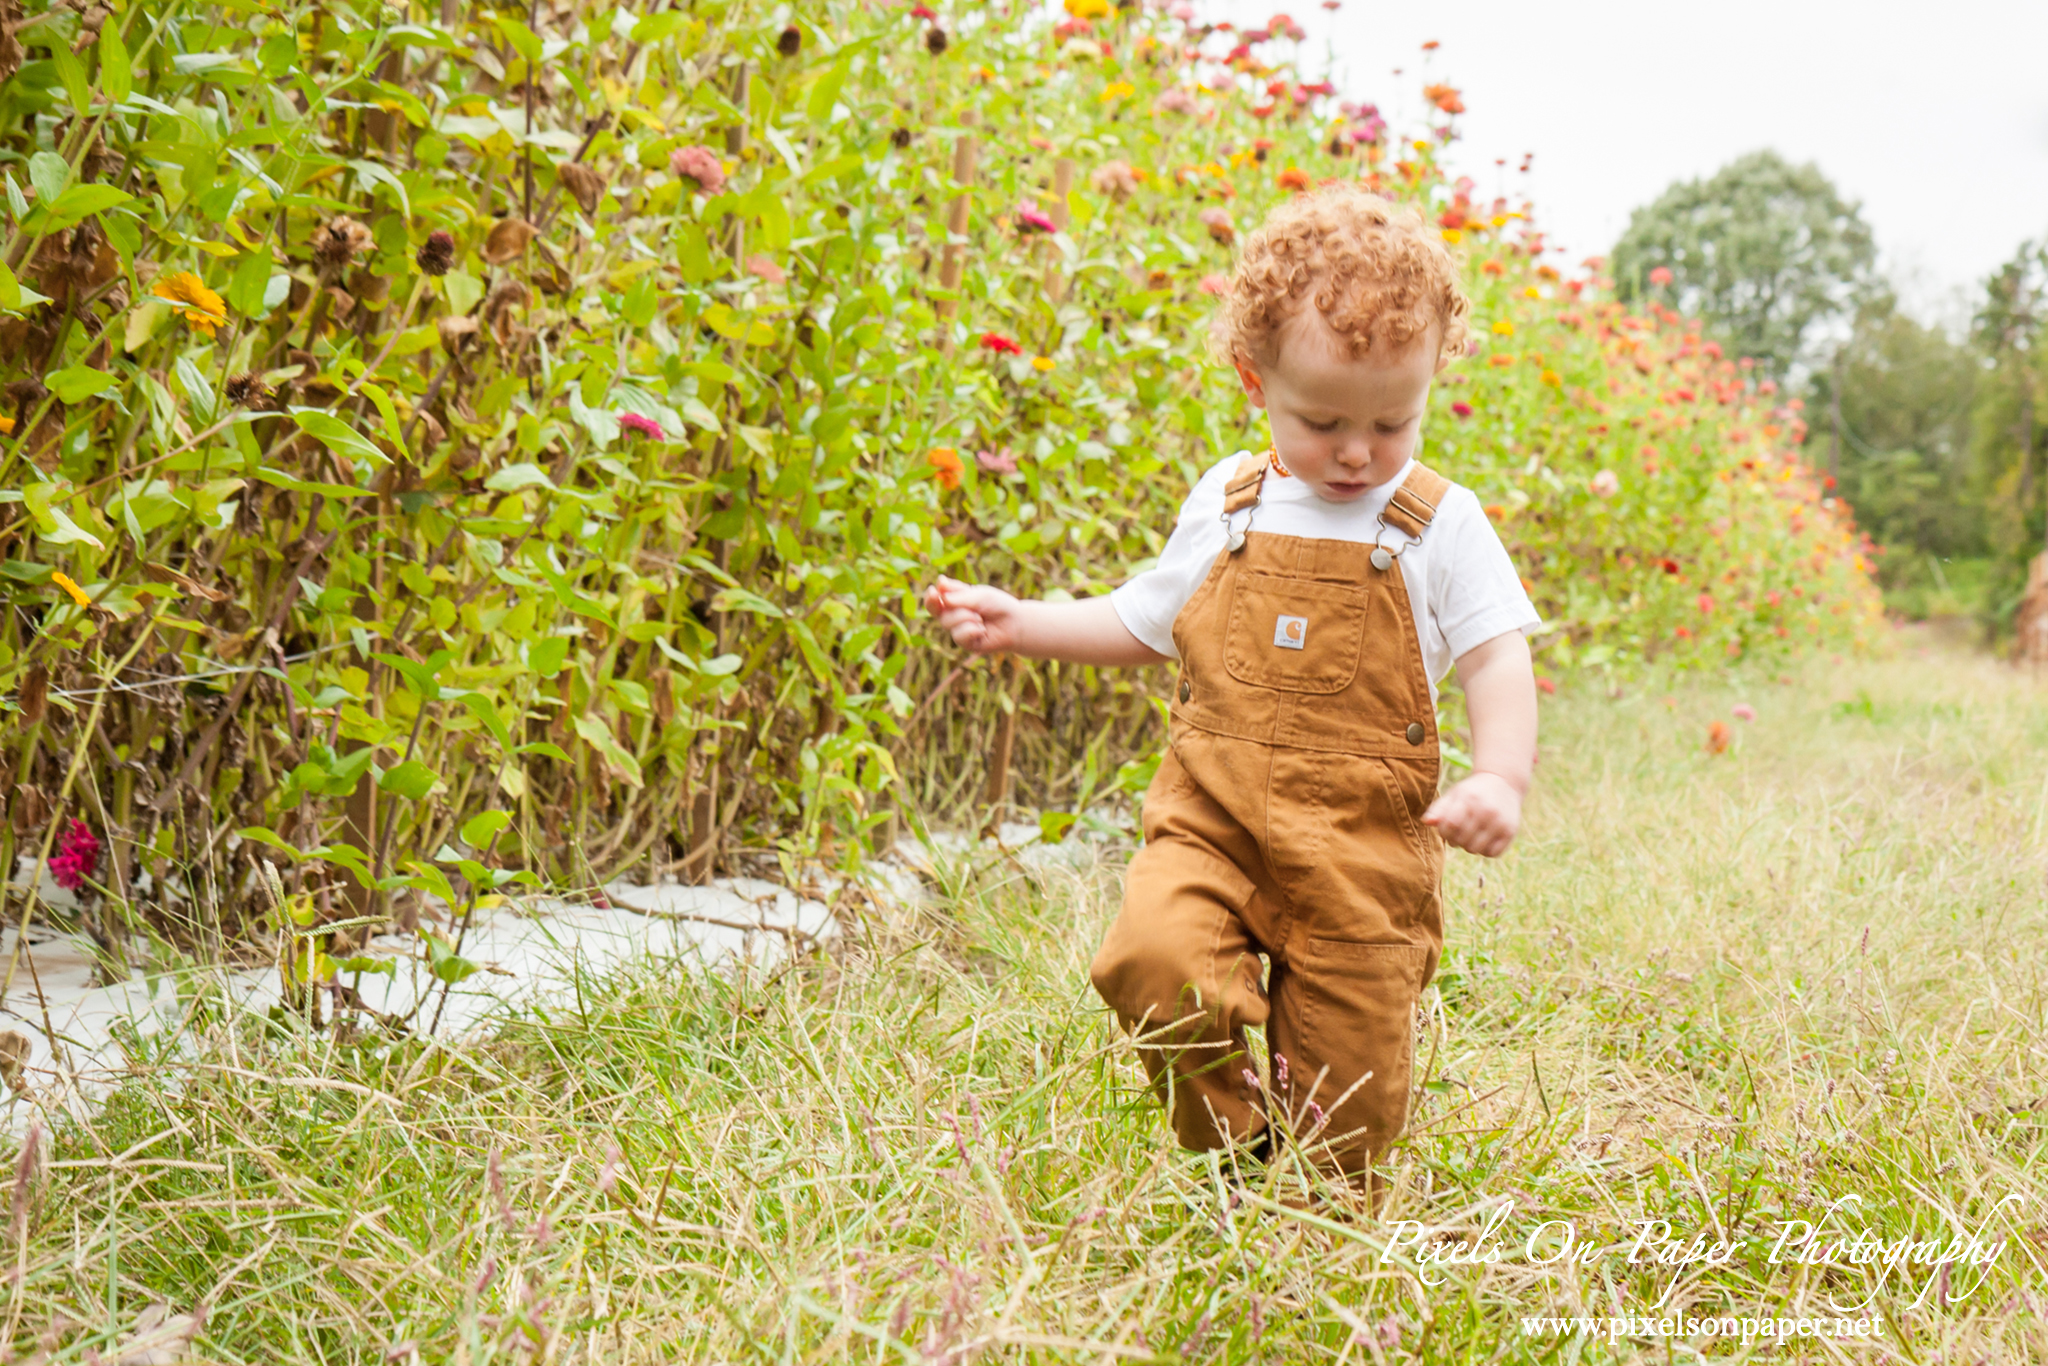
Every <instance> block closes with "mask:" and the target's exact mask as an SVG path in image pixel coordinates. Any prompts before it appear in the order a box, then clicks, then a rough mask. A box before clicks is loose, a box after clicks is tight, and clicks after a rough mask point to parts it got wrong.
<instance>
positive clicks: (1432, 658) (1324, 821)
mask: <svg viewBox="0 0 2048 1366" xmlns="http://www.w3.org/2000/svg"><path fill="white" fill-rule="evenodd" d="M1470 308H1471V305H1470V303H1469V302H1468V301H1467V300H1466V298H1465V296H1464V294H1463V293H1462V292H1461V290H1460V289H1459V287H1458V282H1457V275H1456V272H1455V269H1454V267H1453V265H1452V262H1451V258H1450V256H1449V254H1448V253H1447V252H1446V251H1445V250H1444V247H1443V244H1442V241H1441V239H1440V237H1439V236H1438V234H1437V233H1436V232H1435V231H1434V230H1433V229H1432V228H1431V227H1429V226H1428V225H1427V224H1426V223H1425V222H1424V220H1423V219H1422V218H1421V217H1420V216H1419V215H1418V214H1416V213H1415V212H1413V211H1412V210H1401V209H1396V208H1395V207H1394V206H1393V205H1391V204H1389V203H1388V202H1387V201H1385V200H1383V199H1381V198H1379V197H1377V196H1374V195H1371V194H1368V193H1366V192H1364V191H1363V190H1361V189H1358V188H1356V187H1352V186H1340V187H1331V188H1328V189H1325V190H1323V191H1321V192H1319V193H1316V194H1313V195H1304V196H1301V197H1299V198H1296V199H1294V200H1292V201H1290V202H1289V203H1287V204H1285V205H1283V206H1281V207H1279V208H1277V209H1276V210H1275V211H1274V212H1273V213H1272V215H1271V216H1270V217H1269V218H1268V219H1267V220H1266V223H1265V225H1264V226H1263V227H1262V228H1261V229H1260V230H1259V231H1258V232H1256V233H1254V234H1253V235H1252V236H1251V237H1250V238H1249V239H1248V240H1247V241H1246V243H1245V248H1244V254H1243V257H1242V259H1241V260H1239V262H1238V265H1237V271H1236V275H1235V277H1234V279H1233V280H1232V285H1231V291H1230V293H1229V295H1228V296H1227V297H1226V299H1225V301H1224V304H1223V308H1222V312H1221V313H1220V315H1219V316H1218V318H1217V320H1216V325H1215V334H1214V342H1215V349H1216V350H1217V352H1218V353H1219V354H1220V357H1221V358H1222V359H1224V360H1227V361H1229V362H1230V363H1231V364H1233V365H1234V366H1236V368H1237V372H1238V376H1239V378H1240V379H1241V380H1242V382H1243V384H1244V391H1245V393H1246V395H1247V396H1248V397H1249V398H1250V400H1251V402H1252V404H1253V405H1254V406H1256V407H1260V408H1263V409H1265V410H1266V413H1267V417H1268V420H1269V423H1270V430H1271V437H1272V446H1271V448H1270V449H1269V450H1267V451H1264V452H1261V453H1259V454H1256V455H1254V454H1249V453H1241V454H1238V455H1235V456H1232V457H1230V458H1228V459H1226V460H1223V461H1221V462H1219V463H1218V464H1217V465H1216V466H1214V467H1213V468H1212V469H1210V470H1209V472H1208V473H1207V474H1206V475H1204V476H1203V478H1202V480H1201V482H1200V483H1198V484H1197V485H1196V486H1195V488H1194V491H1193V492H1192V493H1190V494H1189V495H1188V498H1187V501H1186V503H1185V504H1184V505H1183V506H1182V508H1181V513H1180V520H1179V522H1178V524H1177V525H1176V526H1175V528H1174V531H1173V535H1172V537H1171V539H1170V540H1169V541H1168V542H1167V544H1166V549H1165V552H1164V553H1163V554H1162V555H1161V556H1160V557H1159V561H1158V563H1157V565H1156V566H1155V567H1154V568H1152V569H1149V570H1147V571H1145V572H1144V573H1142V574H1139V575H1137V576H1136V577H1134V578H1132V579H1131V580H1130V581H1129V582H1128V583H1126V584H1124V585H1123V586H1122V587H1121V588H1118V589H1117V590H1116V591H1114V592H1112V593H1110V594H1109V595H1108V596H1106V597H1099V598H1092V599H1088V600H1084V601H1078V602H1061V603H1053V602H1039V601H1019V600H1018V599H1016V598H1014V597H1012V596H1011V595H1010V594H1008V593H1005V592H1003V591H1002V590H1001V589H999V588H993V587H987V586H970V585H968V584H963V583H959V582H956V581H954V580H952V579H946V578H941V579H939V580H938V582H937V583H936V584H935V585H934V586H933V587H932V588H931V589H930V590H929V592H928V593H927V596H926V605H927V607H928V608H929V610H930V611H932V612H933V613H934V614H935V615H936V616H937V617H938V619H939V621H940V624H941V625H943V626H944V627H945V628H946V629H947V630H948V631H950V632H951V633H952V636H953V639H954V640H955V641H956V642H958V643H959V644H960V645H962V646H964V647H965V648H967V649H969V650H972V651H975V652H976V653H994V652H998V651H1007V652H1010V653H1015V654H1021V655H1029V656H1033V657H1036V658H1041V659H1064V660H1070V661H1073V662H1076V663H1082V664H1095V665H1139V664H1151V663H1155V662H1160V661H1168V660H1173V661H1178V663H1179V676H1178V677H1177V678H1176V679H1175V680H1174V684H1173V694H1172V707H1171V715H1172V721H1171V727H1170V734H1169V747H1168V749H1167V752H1166V755H1165V757H1164V758H1163V760H1162V761H1161V763H1160V765H1159V772H1158V775H1157V777H1155V778H1154V779H1153V781H1152V786H1151V788H1150V790H1148V791H1147V792H1146V794H1145V804H1144V835H1145V845H1144V848H1143V849H1142V850H1141V851H1140V852H1139V853H1138V855H1137V857H1136V858H1135V859H1133V860H1132V863H1131V868H1130V875H1129V878H1128V881H1127V885H1126V889H1125V892H1124V901H1123V908H1122V911H1121V913H1120V914H1119V915H1118V916H1117V919H1116V922H1115V923H1114V924H1113V925H1112V926H1111V927H1110V931H1109V935H1108V938H1107V939H1106V940H1105V941H1104V943H1103V945H1102V948H1101V950H1100V951H1099V952H1098V953H1097V954H1096V956H1095V962H1094V966H1093V968H1092V970H1091V975H1092V977H1093V979H1094V982H1095V987H1096V990H1097V991H1099V992H1100V993H1101V994H1102V997H1103V999H1104V1000H1105V1001H1107V1002H1108V1003H1109V1004H1110V1006H1111V1007H1112V1008H1114V1009H1115V1011H1116V1012H1117V1015H1118V1016H1119V1017H1120V1018H1121V1020H1122V1021H1123V1023H1124V1025H1125V1027H1126V1028H1127V1029H1129V1030H1130V1031H1131V1032H1132V1033H1133V1034H1134V1035H1136V1036H1137V1037H1138V1046H1139V1050H1140V1053H1141V1055H1142V1056H1143V1057H1144V1059H1145V1063H1146V1068H1147V1071H1148V1072H1149V1073H1150V1074H1151V1077H1152V1080H1153V1083H1154V1084H1155V1085H1156V1086H1157V1087H1158V1089H1159V1091H1160V1094H1161V1096H1162V1098H1163V1099H1164V1100H1165V1102H1166V1104H1167V1108H1168V1110H1169V1112H1170V1114H1171V1116H1172V1122H1173V1127H1174V1131H1175V1133H1176V1135H1177V1136H1178V1137H1179V1139H1180V1142H1181V1143H1182V1144H1183V1145H1184V1146H1186V1147H1189V1148H1196V1149H1205V1148H1216V1147H1222V1146H1226V1145H1237V1144H1245V1145H1249V1146H1250V1148H1251V1150H1252V1152H1253V1153H1254V1154H1255V1155H1264V1154H1265V1153H1268V1152H1270V1146H1271V1142H1272V1133H1273V1129H1272V1125H1273V1123H1274V1121H1275V1120H1276V1119H1279V1118H1280V1117H1281V1116H1283V1115H1284V1116H1285V1128H1286V1130H1287V1131H1288V1132H1290V1133H1291V1134H1293V1135H1295V1136H1296V1137H1298V1138H1300V1139H1303V1140H1313V1141H1314V1142H1315V1144H1316V1156H1317V1160H1318V1161H1319V1162H1320V1163H1322V1164H1323V1165H1325V1166H1326V1167H1329V1168H1334V1169H1335V1170H1336V1171H1337V1172H1338V1173H1340V1174H1341V1175H1342V1177H1343V1178H1345V1179H1347V1180H1349V1181H1351V1182H1354V1183H1359V1184H1363V1183H1364V1182H1365V1180H1366V1177H1367V1174H1368V1173H1369V1172H1370V1169H1371V1165H1372V1163H1373V1161H1374V1159H1375V1157H1376V1156H1377V1155H1378V1154H1379V1153H1380V1152H1381V1151H1382V1150H1383V1149H1384V1148H1385V1147H1386V1145H1387V1144H1388V1143H1389V1142H1391V1141H1392V1140H1393V1139H1394V1138H1395V1137H1396V1136H1398V1135H1399V1134H1400V1132H1401V1130H1402V1128H1403V1127H1404V1126H1405V1125H1406V1123H1407V1113H1408V1092H1409V1070H1410V1066H1411V1060H1412V1057H1411V1055H1412V1052H1413V1035H1414V1011H1415V1001H1416V997H1417V994H1418V993H1419V992H1420V991H1421V990H1422V988H1423V986H1424V985H1425V984H1426V983H1427V982H1428V981H1429V979H1430V977H1431V975H1432V974H1433V973H1434V972H1435V970H1436V962H1437V954H1438V952H1439V950H1440V949H1441V948H1442V944H1443V911H1442V903H1441V897H1440V884H1441V876H1442V871H1443V845H1444V843H1446V842H1448V843H1450V844H1454V845H1456V846H1458V847H1459V848H1461V849H1465V850H1469V851H1470V852H1472V853H1475V854H1483V855H1486V856H1487V857H1498V856H1499V855H1500V854H1502V853H1503V852H1505V851H1506V849H1507V847H1508V844H1509V842H1510V841H1512V840H1513V839H1514V836H1515V830H1516V827H1517V825H1518V823H1519V821H1520V818H1521V809H1522V797H1523V794H1524V793H1525V792H1526V791H1527V790H1528V787H1529V779H1530V771H1531V767H1532V765H1533V763H1534V759H1535V751H1536V687H1535V679H1534V676H1533V674H1532V672H1531V670H1530V665H1529V649H1528V645H1527V642H1526V639H1525V636H1526V633H1527V632H1529V631H1530V630H1532V629H1534V628H1535V627H1536V626H1537V625H1538V624H1539V622H1538V618H1537V615H1536V612H1535V610H1534V609H1533V608H1532V607H1531V606H1530V603H1529V599H1528V596H1527V595H1526V594H1525V593H1524V592H1523V590H1522V585H1521V581H1520V580H1519V579H1518V578H1517V577H1516V574H1515V570H1514V566H1513V565H1512V564H1511V563H1510V562H1509V559H1508V555H1507V552H1506V550H1505V549H1504V548H1503V547H1502V546H1501V543H1500V539H1499V538H1498V537H1497V536H1496V535H1495V534H1494V531H1493V527H1492V525H1491V524H1490V523H1489V522H1488V521H1487V518H1486V515H1485V513H1484V512H1482V511H1481V509H1480V506H1479V502H1478V500H1477V499H1476V498H1475V497H1474V496H1473V495H1472V493H1471V491H1470V490H1468V489H1465V488H1461V487H1459V486H1458V485H1456V484H1452V483H1451V482H1450V481H1448V480H1446V479H1445V478H1444V477H1443V476H1442V475H1440V474H1438V473H1436V472H1435V471H1434V470H1431V469H1429V468H1428V467H1427V466H1425V465H1422V464H1420V463H1418V461H1417V459H1416V455H1417V451H1418V449H1419V447H1420V445H1421V440H1422V419H1423V414H1424V412H1425V411H1426V410H1427V408H1428V404H1429V388H1430V382H1431V381H1432V379H1434V377H1435V376H1436V375H1437V373H1438V372H1439V371H1441V370H1442V369H1443V368H1444V366H1445V365H1447V364H1448V363H1449V362H1450V361H1451V360H1452V359H1454V358H1455V357H1457V356H1460V355H1462V354H1463V353H1464V350H1465V344H1466V335H1467V333H1466V316H1467V314H1468V313H1469V312H1470ZM1453 664H1455V665H1456V667H1457V670H1458V680H1459V682H1460V684H1461V685H1462V686H1463V687H1464V690H1465V699H1466V709H1467V713H1468V715H1469V717H1470V721H1471V729H1472V749H1473V770H1472V773H1471V775H1470V776H1469V777H1467V778H1465V779H1464V780H1463V781H1461V782H1459V783H1457V784H1456V785H1454V786H1452V787H1450V788H1449V789H1448V790H1446V791H1444V792H1442V793H1441V794H1439V793H1438V790H1437V787H1438V772H1439V758H1438V750H1437V729H1436V707H1435V696H1436V681H1437V680H1438V679H1439V678H1441V677H1442V676H1443V674H1444V672H1445V670H1447V669H1448V668H1450V667H1451V666H1452V665H1453ZM1261 955H1263V956H1264V958H1265V959H1266V960H1267V961H1268V962H1269V963H1270V965H1271V966H1270V968H1267V967H1266V966H1265V965H1264V964H1262V963H1261ZM1249 1026H1264V1027H1265V1028H1266V1029H1267V1030H1268V1031H1269V1032H1268V1043H1269V1045H1270V1048H1269V1052H1270V1057H1271V1062H1270V1067H1269V1069H1268V1075H1267V1076H1266V1077H1264V1078H1261V1077H1260V1076H1259V1075H1257V1074H1256V1073H1255V1072H1253V1071H1252V1069H1251V1066H1250V1057H1251V1055H1250V1054H1249V1053H1247V1052H1246V1050H1245V1033H1244V1031H1245V1029H1246V1028H1247V1027H1249Z"/></svg>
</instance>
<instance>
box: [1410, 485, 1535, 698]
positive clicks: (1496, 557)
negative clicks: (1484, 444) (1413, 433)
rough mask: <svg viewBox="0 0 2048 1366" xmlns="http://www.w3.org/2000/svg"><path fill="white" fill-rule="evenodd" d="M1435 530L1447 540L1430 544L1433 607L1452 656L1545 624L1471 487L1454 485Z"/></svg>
mask: <svg viewBox="0 0 2048 1366" xmlns="http://www.w3.org/2000/svg"><path fill="white" fill-rule="evenodd" d="M1432 530H1434V531H1439V532H1442V533H1443V534H1444V536H1445V541H1446V543H1445V544H1439V545H1435V546H1432V547H1431V548H1430V556H1429V562H1430V570H1431V573H1430V580H1431V582H1430V599H1431V602H1430V607H1431V613H1432V615H1434V616H1435V617H1436V623H1437V629H1438V630H1439V631H1441V632H1443V637H1444V643H1445V644H1446V645H1448V646H1449V647H1450V651H1451V658H1452V659H1453V660H1455V659H1457V658H1458V656H1460V655H1462V654H1464V653H1465V652H1466V651H1467V650H1470V649H1472V648H1473V647H1475V646H1479V645H1484V644H1485V643H1486V642H1487V641H1489V640H1492V639H1493V638H1494V637H1495V636H1504V635H1506V634H1507V633H1508V632H1510V631H1520V632H1521V633H1522V634H1524V635H1527V634H1529V633H1530V632H1532V631H1534V630H1536V629H1537V628H1538V627H1540V626H1541V625H1542V624H1543V618H1542V617H1540V616H1538V615H1537V613H1536V608H1535V605H1534V604H1532V603H1531V602H1530V601H1529V594H1528V593H1527V592H1526V591H1524V589H1523V588H1522V580H1521V577H1520V576H1519V575H1518V574H1516V573H1515V564H1514V561H1513V560H1511V559H1509V558H1508V551H1507V547H1506V546H1504V545H1502V544H1501V543H1500V536H1499V534H1498V533H1496V532H1495V531H1494V529H1493V523H1492V522H1491V521H1490V520H1489V519H1488V518H1487V516H1486V513H1485V511H1484V510H1483V509H1482V508H1481V507H1480V506H1479V499H1478V497H1477V496H1476V495H1474V494H1473V492H1472V491H1471V490H1470V489H1468V488H1463V487H1453V488H1452V490H1451V492H1450V495H1449V496H1448V497H1446V498H1445V499H1444V506H1443V508H1442V510H1441V511H1440V512H1439V513H1438V514H1437V523H1436V525H1435V527H1433V528H1432Z"/></svg>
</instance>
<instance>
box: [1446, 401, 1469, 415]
mask: <svg viewBox="0 0 2048 1366" xmlns="http://www.w3.org/2000/svg"><path fill="white" fill-rule="evenodd" d="M1451 411H1452V412H1454V413H1456V414H1457V415H1458V416H1459V417H1470V416H1472V405H1471V404H1469V403H1467V402H1466V401H1465V400H1464V399H1462V398H1461V399H1456V400H1454V401H1453V402H1452V403H1451Z"/></svg>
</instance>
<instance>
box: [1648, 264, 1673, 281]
mask: <svg viewBox="0 0 2048 1366" xmlns="http://www.w3.org/2000/svg"><path fill="white" fill-rule="evenodd" d="M1672 278H1673V277H1672V274H1671V271H1670V269H1669V268H1667V267H1665V266H1658V267H1657V268H1656V269H1655V270H1653V271H1651V272H1650V283H1651V284H1653V285H1668V284H1670V283H1671V281H1672Z"/></svg>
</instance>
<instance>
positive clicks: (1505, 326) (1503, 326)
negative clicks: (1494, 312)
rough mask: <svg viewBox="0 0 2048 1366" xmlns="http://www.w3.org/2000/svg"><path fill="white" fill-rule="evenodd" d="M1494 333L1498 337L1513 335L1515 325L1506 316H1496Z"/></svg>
mask: <svg viewBox="0 0 2048 1366" xmlns="http://www.w3.org/2000/svg"><path fill="white" fill-rule="evenodd" d="M1493 335H1494V336H1496V337H1512V336H1514V335H1515V325H1514V324H1513V323H1511V322H1509V321H1508V320H1507V319H1506V318H1496V319H1494V323H1493Z"/></svg>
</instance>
